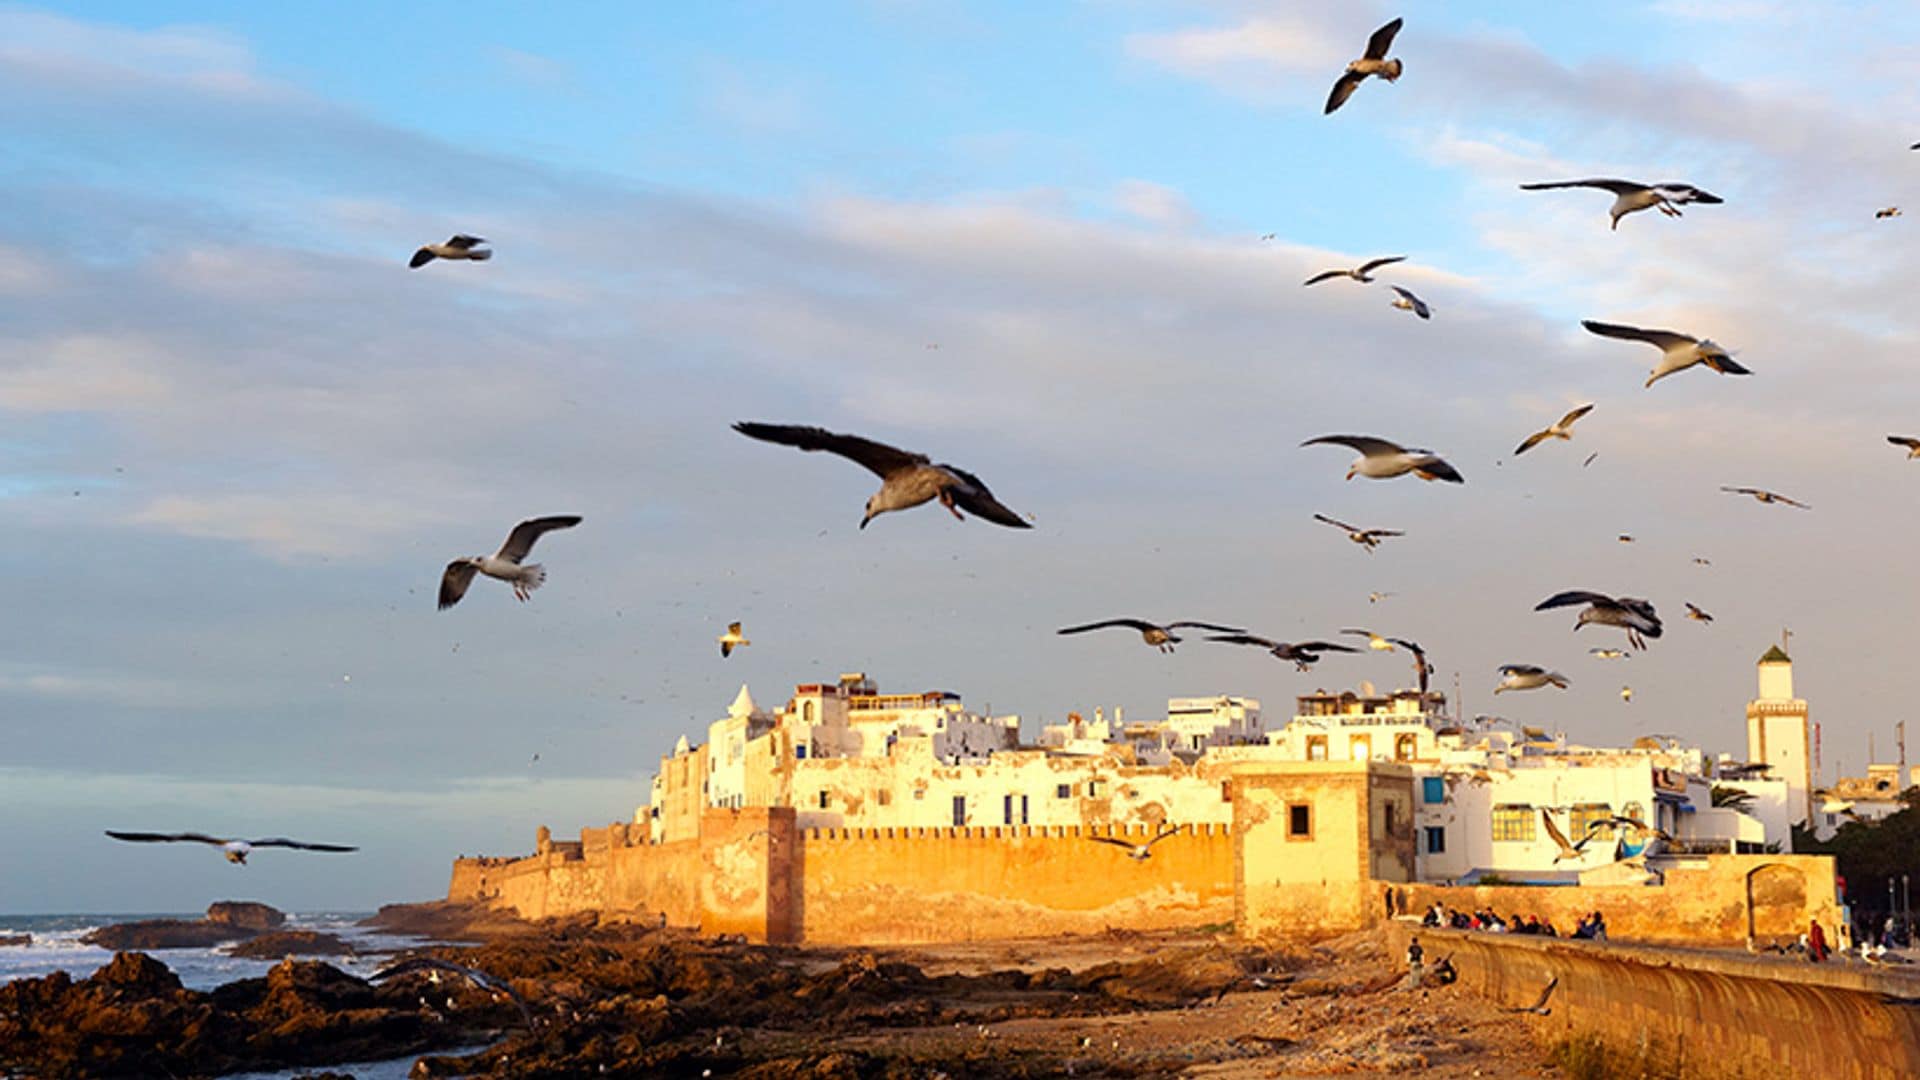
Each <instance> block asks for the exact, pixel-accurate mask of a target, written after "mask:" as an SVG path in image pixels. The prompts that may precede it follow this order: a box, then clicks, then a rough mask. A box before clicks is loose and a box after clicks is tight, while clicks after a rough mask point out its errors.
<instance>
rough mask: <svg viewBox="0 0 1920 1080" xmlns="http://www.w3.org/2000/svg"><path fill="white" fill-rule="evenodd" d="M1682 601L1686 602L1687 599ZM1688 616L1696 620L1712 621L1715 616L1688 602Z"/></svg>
mask: <svg viewBox="0 0 1920 1080" xmlns="http://www.w3.org/2000/svg"><path fill="white" fill-rule="evenodd" d="M1681 602H1682V603H1686V602H1685V601H1681ZM1687 618H1689V619H1692V620H1693V621H1694V622H1712V621H1713V616H1711V615H1709V614H1707V613H1706V612H1704V611H1701V610H1700V609H1699V608H1697V607H1695V606H1693V605H1692V604H1687Z"/></svg>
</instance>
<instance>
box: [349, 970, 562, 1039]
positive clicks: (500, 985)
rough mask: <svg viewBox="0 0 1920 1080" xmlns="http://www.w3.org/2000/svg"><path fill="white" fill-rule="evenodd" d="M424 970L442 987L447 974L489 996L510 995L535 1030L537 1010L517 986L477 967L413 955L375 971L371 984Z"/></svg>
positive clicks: (522, 1017)
mask: <svg viewBox="0 0 1920 1080" xmlns="http://www.w3.org/2000/svg"><path fill="white" fill-rule="evenodd" d="M422 971H425V972H428V975H427V981H429V982H431V983H433V984H434V985H436V986H438V985H439V984H440V973H441V972H443V971H444V972H447V973H449V974H453V975H458V976H460V977H461V978H463V979H465V980H467V981H468V982H470V983H472V984H473V985H474V986H477V987H479V988H480V989H482V990H485V991H488V992H489V993H494V994H505V995H507V996H508V997H509V998H512V999H513V1004H514V1005H515V1007H517V1008H518V1009H519V1010H520V1018H521V1019H522V1020H525V1021H526V1022H527V1030H528V1031H532V1030H534V1022H533V1011H532V1010H531V1009H529V1008H527V1000H526V999H525V998H523V997H521V996H520V995H519V994H517V993H515V992H514V989H513V987H511V986H509V985H507V982H506V980H504V979H498V978H495V977H494V976H492V975H489V974H487V973H486V972H484V971H481V970H479V969H477V968H470V967H465V966H463V965H460V964H455V963H452V962H450V961H447V960H440V959H436V958H435V957H431V956H409V957H407V958H406V959H405V960H400V961H396V962H394V963H391V964H388V965H387V966H386V967H383V968H381V969H380V970H379V971H376V972H374V973H373V974H372V975H370V976H368V979H367V981H369V982H385V981H386V980H388V979H397V978H399V977H400V976H402V975H412V974H415V973H417V972H422Z"/></svg>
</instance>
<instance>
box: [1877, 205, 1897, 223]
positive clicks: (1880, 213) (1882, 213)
mask: <svg viewBox="0 0 1920 1080" xmlns="http://www.w3.org/2000/svg"><path fill="white" fill-rule="evenodd" d="M1899 216H1900V208H1899V207H1897V206H1889V207H1887V208H1885V209H1883V210H1875V211H1874V212H1873V219H1874V220H1875V221H1878V220H1880V219H1881V218H1890V217H1899Z"/></svg>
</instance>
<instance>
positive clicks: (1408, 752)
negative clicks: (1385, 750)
mask: <svg viewBox="0 0 1920 1080" xmlns="http://www.w3.org/2000/svg"><path fill="white" fill-rule="evenodd" d="M1419 748H1420V740H1419V739H1416V738H1414V736H1413V735H1412V734H1411V733H1408V734H1405V735H1395V736H1394V737H1393V760H1395V761H1412V760H1413V755H1414V754H1415V753H1417V752H1418V751H1419Z"/></svg>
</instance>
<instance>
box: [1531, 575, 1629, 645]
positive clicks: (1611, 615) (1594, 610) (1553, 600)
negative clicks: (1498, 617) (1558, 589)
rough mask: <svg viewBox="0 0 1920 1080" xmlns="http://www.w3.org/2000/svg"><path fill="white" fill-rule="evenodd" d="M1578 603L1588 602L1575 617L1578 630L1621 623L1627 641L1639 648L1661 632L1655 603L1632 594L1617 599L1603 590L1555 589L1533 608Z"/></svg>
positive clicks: (1543, 609)
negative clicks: (1589, 626)
mask: <svg viewBox="0 0 1920 1080" xmlns="http://www.w3.org/2000/svg"><path fill="white" fill-rule="evenodd" d="M1575 604H1585V605H1586V607H1584V608H1582V609H1581V610H1580V617H1579V618H1578V619H1577V620H1575V621H1574V624H1573V628H1574V629H1575V630H1578V629H1580V628H1581V627H1583V626H1585V625H1587V624H1588V623H1599V624H1600V625H1602V626H1617V627H1619V628H1620V629H1622V630H1625V631H1626V632H1627V643H1628V644H1630V645H1632V646H1633V647H1634V648H1636V649H1644V648H1646V647H1647V643H1646V641H1645V640H1644V639H1645V638H1657V637H1659V636H1660V616H1659V615H1657V614H1655V613H1654V610H1653V604H1652V603H1650V602H1649V601H1646V600H1639V599H1635V598H1634V597H1631V596H1622V597H1620V598H1619V599H1617V600H1616V599H1614V598H1613V597H1611V596H1606V595H1603V594H1601V593H1597V592H1583V591H1581V590H1578V589H1575V590H1573V591H1570V592H1562V593H1555V594H1553V595H1552V596H1549V597H1547V598H1546V599H1545V600H1542V601H1540V602H1539V603H1538V604H1535V605H1534V607H1533V610H1535V611H1546V610H1547V609H1549V608H1557V607H1572V606H1573V605H1575Z"/></svg>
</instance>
